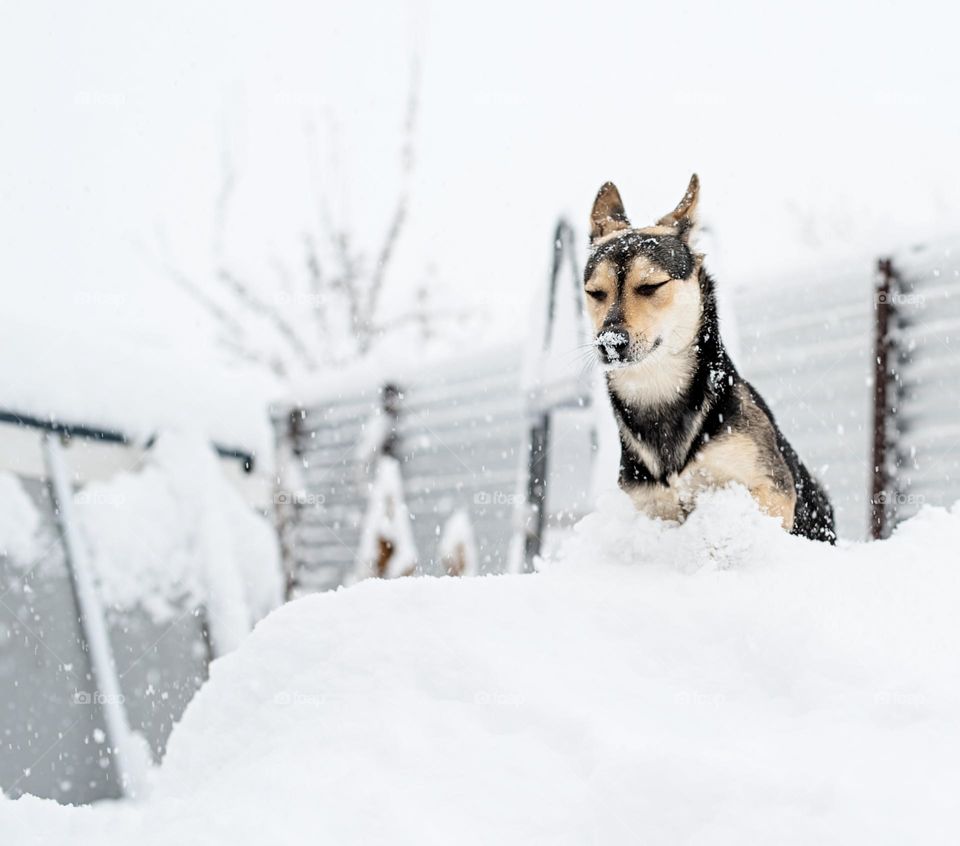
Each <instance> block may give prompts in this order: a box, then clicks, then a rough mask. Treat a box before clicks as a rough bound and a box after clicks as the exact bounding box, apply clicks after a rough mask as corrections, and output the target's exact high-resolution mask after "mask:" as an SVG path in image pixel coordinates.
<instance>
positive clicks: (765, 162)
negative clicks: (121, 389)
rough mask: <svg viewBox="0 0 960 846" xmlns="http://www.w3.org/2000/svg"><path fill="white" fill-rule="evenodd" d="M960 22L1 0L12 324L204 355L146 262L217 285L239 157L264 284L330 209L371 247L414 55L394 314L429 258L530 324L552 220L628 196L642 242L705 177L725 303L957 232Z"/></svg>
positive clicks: (798, 7)
mask: <svg viewBox="0 0 960 846" xmlns="http://www.w3.org/2000/svg"><path fill="white" fill-rule="evenodd" d="M957 23H958V15H957V12H956V11H955V6H954V5H953V4H947V3H940V4H930V5H925V4H923V3H919V2H914V3H910V4H891V3H884V2H872V3H843V2H840V3H838V2H831V3H816V2H804V3H799V4H795V6H794V8H792V9H787V8H786V7H785V6H784V5H783V4H770V3H742V2H733V0H724V2H718V3H702V4H685V3H682V2H677V0H668V1H667V2H660V3H649V2H647V3H644V2H630V3H624V4H616V3H606V4H597V3H590V4H586V3H584V4H581V5H575V4H570V3H556V2H555V3H550V4H547V3H543V4H538V3H523V2H517V1H516V0H514V2H510V3H499V2H483V3H470V4H466V3H457V2H445V3H439V2H438V3H432V4H431V3H414V4H405V3H401V2H397V3H387V2H383V3H364V2H351V3H332V2H328V3H324V2H313V3H297V4H290V3H280V2H269V3H262V4H254V3H236V2H232V3H226V2H224V3H212V2H204V3H197V2H191V3H177V2H166V3H131V2H123V3H121V2H118V3H83V4H74V3H65V2H61V3H49V4H47V3H20V4H14V3H12V2H5V3H4V4H3V7H2V11H0V93H2V100H0V102H2V108H0V120H2V132H0V144H2V148H0V149H2V154H3V155H2V159H0V227H2V232H3V236H2V242H0V243H2V249H0V273H2V276H3V281H4V286H3V290H4V295H5V299H6V303H5V308H4V311H5V318H6V319H8V320H9V319H17V317H18V316H19V315H20V314H33V313H37V312H44V313H46V314H48V315H49V316H50V319H51V320H52V321H54V322H62V321H64V320H66V321H72V322H74V323H76V324H77V325H78V326H79V327H81V329H82V330H84V331H88V332H90V333H97V334H99V333H102V332H110V333H115V334H123V333H132V334H135V335H136V337H137V338H138V339H139V340H140V341H141V342H143V343H148V342H151V343H157V344H162V343H167V342H170V341H171V340H172V341H173V342H175V343H177V344H180V345H184V344H195V343H198V339H200V338H201V337H202V333H203V332H204V330H203V323H202V321H201V319H200V317H199V314H198V312H197V310H196V309H195V308H194V307H192V306H191V305H190V304H189V303H188V302H187V301H185V300H184V298H183V297H182V296H181V295H179V294H178V293H177V292H176V291H175V290H173V289H172V288H171V285H170V283H169V282H168V281H167V280H166V279H164V278H163V277H162V276H160V275H158V274H157V273H156V272H155V271H154V270H153V269H151V267H150V266H149V264H148V263H147V262H146V261H145V260H144V258H143V256H142V255H141V254H140V252H139V250H140V249H141V248H143V247H145V248H147V249H154V248H155V247H156V245H157V243H158V241H159V240H162V241H164V242H165V243H166V244H167V245H168V247H169V249H170V251H171V253H172V254H173V255H174V256H175V257H176V260H177V262H178V263H179V264H181V265H182V266H183V267H184V268H185V269H188V270H190V272H192V273H195V274H196V275H197V276H198V277H200V278H202V277H203V272H204V270H205V269H206V268H208V267H209V262H210V246H211V243H212V239H213V227H212V221H213V209H214V204H215V198H216V194H217V188H218V183H219V178H220V154H221V149H222V147H223V139H226V144H227V147H228V148H229V150H230V151H231V155H232V157H233V158H234V160H235V162H236V165H237V168H238V171H239V183H238V188H237V193H236V196H235V199H234V203H233V206H232V213H231V216H230V218H229V225H228V230H227V233H226V248H227V251H228V252H229V253H230V254H231V255H232V256H233V257H234V260H235V261H236V262H237V263H238V264H239V265H241V266H243V267H244V268H246V269H248V271H249V272H250V273H251V274H252V275H254V276H258V275H259V276H262V278H264V279H269V275H268V273H267V271H266V268H267V266H268V262H269V260H270V259H271V257H272V256H281V257H285V258H286V257H290V258H291V259H292V257H294V256H295V255H296V254H297V248H298V244H299V238H300V233H301V232H302V231H303V229H304V228H305V227H306V226H309V225H311V224H312V222H313V220H314V207H313V195H314V193H313V192H314V191H316V190H319V191H321V192H322V193H323V194H324V196H326V197H328V199H329V202H330V203H331V205H332V206H333V207H334V208H335V209H338V210H339V212H340V213H342V214H346V215H348V216H349V219H350V220H352V221H353V228H354V229H355V231H356V232H357V234H358V237H361V238H364V239H369V240H370V243H372V244H373V243H376V242H377V239H378V238H379V237H380V235H381V233H382V230H383V227H384V226H385V223H386V219H387V215H388V211H389V209H390V200H391V198H392V197H393V195H394V192H395V186H396V177H397V160H398V144H399V124H400V121H401V117H402V106H403V99H404V96H405V92H406V87H407V71H408V62H409V57H410V55H411V53H413V52H414V51H416V52H417V53H418V54H419V55H420V58H421V61H422V73H423V90H422V114H421V121H420V124H419V127H418V137H417V158H418V165H417V174H416V182H415V188H414V202H413V206H412V209H411V220H410V227H409V230H408V231H407V233H406V237H405V240H404V242H403V247H402V252H401V254H400V256H399V257H398V262H397V264H396V266H395V277H394V288H393V294H392V296H393V298H394V299H395V300H397V301H400V300H402V299H403V298H404V297H405V296H406V294H407V293H408V292H409V290H410V288H411V287H412V286H413V285H414V284H415V283H417V282H419V281H421V280H422V279H424V278H425V274H426V271H425V268H426V267H427V266H430V267H432V268H433V271H432V277H431V278H432V279H433V280H434V281H433V284H434V285H435V286H436V289H437V291H438V292H439V293H440V294H441V295H442V296H445V297H449V298H450V299H451V301H456V302H458V303H459V302H478V301H487V302H489V303H492V305H491V306H490V307H491V308H492V309H493V310H494V316H495V317H496V319H497V320H496V322H500V323H503V324H509V323H510V321H511V320H512V319H513V318H514V316H515V315H518V314H521V315H522V314H526V309H525V306H524V304H525V303H526V301H527V300H528V299H529V297H530V292H531V290H532V289H533V287H534V286H535V285H536V284H537V283H538V282H539V280H540V279H541V278H542V276H543V274H544V273H545V271H546V267H547V264H548V257H549V256H548V251H549V246H550V243H549V242H550V232H551V229H552V226H553V223H554V221H555V219H556V217H557V215H558V214H560V213H565V214H569V215H570V216H571V219H572V220H573V222H574V223H575V224H576V225H577V226H578V227H579V228H580V231H581V234H582V233H583V228H584V227H583V223H584V220H585V219H586V216H587V214H588V211H589V206H590V203H591V201H592V198H593V195H594V193H595V192H596V189H597V188H598V186H599V185H600V184H601V183H602V182H603V181H604V180H607V179H613V180H614V181H616V182H617V183H618V185H619V186H620V188H621V192H622V194H623V196H624V199H625V201H626V204H627V210H628V212H629V213H630V215H631V216H632V217H633V218H634V220H635V221H637V222H641V223H642V222H647V221H652V220H653V219H654V218H655V217H656V216H659V215H660V214H662V213H663V212H665V211H667V210H669V208H671V207H672V206H673V205H674V204H675V202H676V201H677V200H678V199H679V198H680V196H681V195H682V193H683V190H684V187H685V185H686V181H687V179H688V177H689V174H690V172H691V171H693V170H697V171H698V172H699V173H700V176H701V180H702V184H703V187H702V211H703V216H704V220H705V222H706V223H707V224H708V225H709V227H710V229H711V230H712V236H711V239H710V241H709V243H710V245H711V248H712V250H713V251H714V253H715V255H714V260H715V266H718V269H719V270H720V271H721V272H720V273H719V274H718V275H719V276H720V279H719V282H720V284H721V286H730V285H733V284H735V283H743V282H744V281H751V282H754V283H756V282H757V281H760V282H762V279H763V277H764V276H766V275H775V274H776V273H778V272H782V271H783V270H784V269H785V268H786V267H789V266H792V265H794V264H797V263H800V264H804V265H807V264H811V263H813V262H817V261H825V260H830V259H832V257H834V256H838V255H844V254H849V253H862V254H872V253H874V252H881V251H884V250H886V249H889V248H891V247H895V246H899V245H901V244H903V243H905V242H912V241H915V240H918V239H921V238H923V237H926V236H928V235H934V234H942V233H945V232H950V231H956V230H957V229H958V228H960V219H958V211H960V193H958V191H960V166H958V163H957V156H958V150H960V109H958V108H957V93H956V89H957V85H958V82H960V70H958V68H960V63H958V61H957V56H956V50H955V44H956V34H957V31H958V26H957ZM309 122H312V123H313V124H314V125H315V126H316V127H317V131H318V133H319V135H320V140H321V144H320V146H321V149H320V152H319V155H317V156H316V157H314V158H311V154H310V153H309V152H308V144H307V142H306V137H305V132H304V126H305V125H306V124H307V123H309ZM331 138H335V139H336V140H335V142H331ZM311 161H314V162H315V165H311ZM312 173H315V174H316V175H312ZM828 257H829V258H828ZM78 292H79V295H78ZM518 328H519V327H518Z"/></svg>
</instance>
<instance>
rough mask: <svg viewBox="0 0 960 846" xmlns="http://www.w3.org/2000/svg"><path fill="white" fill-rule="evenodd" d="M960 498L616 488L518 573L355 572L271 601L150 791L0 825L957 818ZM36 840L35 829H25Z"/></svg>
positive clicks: (95, 833) (465, 839) (670, 831)
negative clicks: (855, 509) (316, 591)
mask: <svg viewBox="0 0 960 846" xmlns="http://www.w3.org/2000/svg"><path fill="white" fill-rule="evenodd" d="M958 547H960V511H958V509H957V508H956V507H955V508H954V510H953V511H952V512H947V511H944V510H942V509H927V510H925V511H924V512H923V513H921V514H920V515H918V516H917V517H916V518H914V519H913V520H911V521H909V522H908V523H906V524H904V525H903V526H901V527H900V529H899V530H898V531H897V533H896V535H895V536H894V537H893V538H892V539H891V540H889V541H885V542H881V543H875V544H871V545H854V546H846V547H840V548H831V547H827V546H823V545H818V544H815V543H813V542H810V541H806V540H803V539H799V538H794V537H790V536H788V535H786V534H784V533H783V532H782V531H781V530H780V529H779V528H778V527H777V526H776V524H775V523H774V521H772V520H771V519H769V518H767V517H764V516H762V515H761V514H760V513H759V512H758V511H757V510H756V509H755V507H754V506H753V504H752V501H751V500H750V499H749V497H748V496H747V495H746V493H745V492H743V491H742V490H728V491H720V492H715V493H713V494H709V495H707V496H705V497H704V499H703V501H702V502H701V505H700V507H699V509H698V510H697V511H696V512H695V513H694V515H693V516H692V517H691V518H690V520H688V522H687V523H685V524H684V525H682V526H679V527H675V526H670V525H665V524H662V523H657V522H653V521H650V520H648V519H647V518H645V517H643V516H641V515H639V514H636V513H635V512H634V511H633V509H632V508H631V507H630V505H629V503H628V502H626V501H625V500H624V499H623V498H622V497H615V498H611V499H609V500H607V501H605V502H604V503H603V504H602V507H601V509H600V511H599V512H598V513H597V514H595V515H593V516H591V517H589V518H587V519H586V520H584V521H583V522H582V523H581V524H580V525H579V527H578V529H577V531H576V532H575V534H574V537H573V538H572V539H570V540H569V541H568V543H567V544H566V545H565V546H564V548H563V550H562V551H561V553H559V554H558V556H556V557H555V558H554V559H552V560H551V561H549V562H546V564H545V565H544V566H543V568H542V570H541V572H540V573H538V574H536V575H533V576H499V577H488V578H480V579H427V578H422V579H403V580H398V581H390V582H386V581H379V580H372V581H366V582H363V583H361V584H359V585H357V586H355V587H353V588H350V589H348V590H341V591H338V592H336V593H327V594H322V595H315V596H310V597H307V598H304V599H302V600H299V601H297V602H294V603H291V604H289V605H286V606H284V607H283V608H281V609H279V610H278V611H276V612H275V613H273V614H272V615H271V616H269V617H268V618H267V619H266V620H264V621H263V622H262V623H261V624H260V625H258V627H257V628H256V630H255V631H254V632H253V634H252V635H251V636H250V637H249V638H248V639H247V640H246V641H245V642H244V643H243V645H242V646H241V648H240V649H238V650H237V651H236V652H234V653H232V654H230V655H228V656H227V657H225V658H224V659H221V660H219V661H217V662H215V663H214V665H213V667H212V674H211V680H210V682H209V684H207V686H206V687H204V688H203V689H202V690H201V691H200V693H199V694H198V695H197V697H196V698H195V699H194V701H193V702H192V704H191V705H190V707H189V708H188V710H187V712H186V714H185V716H184V719H183V721H182V723H181V724H180V725H179V726H178V727H177V728H176V729H175V731H174V733H173V735H172V737H171V740H170V744H169V751H168V754H167V758H166V760H165V762H164V764H163V766H162V767H161V768H160V770H159V771H158V773H157V774H156V776H155V782H154V784H153V790H152V793H151V795H150V797H149V798H148V799H146V800H145V801H143V802H142V803H141V804H139V805H135V806H116V805H114V806H109V807H108V806H104V807H98V808H95V809H93V810H90V809H64V808H60V807H59V806H56V805H53V804H52V803H45V802H39V801H37V800H32V799H25V800H19V801H18V802H16V803H13V802H0V830H3V831H4V833H5V840H6V841H7V842H11V843H17V844H20V843H30V842H59V841H58V838H61V839H63V842H66V838H67V834H68V832H69V839H70V842H71V843H90V844H93V843H96V844H98V846H103V844H114V843H115V844H127V843H131V842H136V843H139V844H152V843H157V844H160V843H170V842H187V843H238V844H240V843H262V842H266V841H269V842H271V843H278V844H287V843H289V844H294V843H303V842H306V840H308V839H309V840H319V841H323V842H329V843H337V844H348V843H391V844H392V843H478V844H479V843H494V842H498V843H499V842H507V843H523V844H528V843H550V844H583V843H603V844H615V843H624V844H633V843H639V842H643V843H653V844H659V843H663V844H676V843H710V844H719V843H731V844H741V843H768V842H776V843H778V844H783V843H797V844H800V843H802V844H809V843H838V844H839V843H843V844H849V843H863V842H870V843H874V844H876V843H904V842H938V843H942V842H949V841H951V840H952V839H953V837H954V836H955V834H956V830H955V822H956V797H955V792H956V790H955V788H956V769H957V761H958V760H960V617H958V615H957V613H956V608H957V603H958V599H960V564H958V561H957V556H956V550H957V548H958ZM43 838H47V839H46V840H44V839H43Z"/></svg>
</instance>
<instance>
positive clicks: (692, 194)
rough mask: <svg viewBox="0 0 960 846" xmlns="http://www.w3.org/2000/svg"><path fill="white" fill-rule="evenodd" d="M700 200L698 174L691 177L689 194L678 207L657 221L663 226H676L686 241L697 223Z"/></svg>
mask: <svg viewBox="0 0 960 846" xmlns="http://www.w3.org/2000/svg"><path fill="white" fill-rule="evenodd" d="M699 199H700V179H699V177H698V176H697V175H696V174H693V176H691V177H690V184H689V185H688V186H687V193H686V194H684V195H683V199H682V200H681V201H680V202H679V203H678V204H677V207H676V208H675V209H674V210H673V211H672V212H670V214H665V215H664V216H663V217H661V218H660V220H658V221H657V223H659V224H660V225H661V226H674V227H676V229H677V230H678V231H679V234H680V237H681V238H683V239H684V240H687V238H688V237H689V235H690V232H691V230H692V229H693V227H694V225H695V224H696V222H697V201H698V200H699Z"/></svg>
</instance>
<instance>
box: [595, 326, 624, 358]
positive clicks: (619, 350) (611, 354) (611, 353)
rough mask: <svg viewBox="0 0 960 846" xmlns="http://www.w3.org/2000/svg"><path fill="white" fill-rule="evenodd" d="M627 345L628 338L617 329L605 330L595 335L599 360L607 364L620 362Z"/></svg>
mask: <svg viewBox="0 0 960 846" xmlns="http://www.w3.org/2000/svg"><path fill="white" fill-rule="evenodd" d="M629 345H630V338H629V337H628V336H627V333H626V332H622V331H620V330H619V329H605V330H604V331H603V332H601V333H600V334H599V335H597V348H598V349H599V350H600V358H602V359H603V360H604V361H605V362H607V363H608V364H610V363H613V362H617V361H622V360H623V358H624V356H625V354H626V352H627V347H628V346H629Z"/></svg>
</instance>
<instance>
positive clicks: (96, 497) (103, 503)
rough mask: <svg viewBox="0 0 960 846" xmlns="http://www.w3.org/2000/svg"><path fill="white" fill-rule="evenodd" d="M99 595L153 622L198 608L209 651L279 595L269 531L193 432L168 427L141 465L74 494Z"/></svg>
mask: <svg viewBox="0 0 960 846" xmlns="http://www.w3.org/2000/svg"><path fill="white" fill-rule="evenodd" d="M75 504H76V507H77V514H78V517H79V520H80V524H81V527H82V530H83V534H84V538H85V540H86V542H87V545H88V547H89V549H90V552H91V564H92V567H93V570H94V577H95V580H96V584H97V588H98V592H99V594H100V598H101V601H102V602H103V604H104V605H105V606H106V607H107V608H109V609H112V610H124V609H128V608H132V607H133V606H135V605H138V606H140V607H142V608H143V609H144V610H146V611H147V612H148V613H149V614H150V615H151V617H152V618H153V620H154V621H155V622H157V623H164V622H166V621H169V620H171V619H173V618H174V617H177V616H179V615H181V614H182V613H183V611H184V609H185V608H189V607H197V606H200V605H203V606H205V607H206V610H207V614H208V618H209V622H210V628H211V635H212V637H213V641H214V646H215V647H216V651H217V653H218V654H222V653H224V652H228V651H229V650H231V649H233V648H235V647H236V646H237V645H238V644H239V642H240V640H241V639H242V638H243V637H245V636H246V635H247V633H248V632H249V631H250V629H251V628H252V626H253V624H254V623H255V622H256V621H257V620H259V619H260V618H261V617H263V616H264V615H266V614H267V613H269V612H270V611H271V610H272V609H274V608H275V607H276V606H277V605H279V604H280V601H281V599H282V595H283V594H282V591H283V584H282V573H281V568H280V558H279V550H278V549H277V542H276V538H275V536H274V533H273V531H272V529H271V527H270V526H269V524H268V523H267V522H266V520H265V519H264V518H263V517H261V516H259V515H257V514H255V513H254V512H253V511H251V509H250V508H249V507H248V506H247V504H246V503H245V502H244V501H243V498H242V497H241V496H240V495H239V494H238V493H237V492H236V491H235V489H234V488H233V487H232V486H231V485H230V484H229V483H228V482H227V481H226V479H224V477H223V475H222V473H221V468H220V466H219V462H218V461H217V458H216V456H215V455H214V453H213V451H212V450H211V449H210V448H209V447H208V446H207V445H206V443H205V440H204V438H203V437H202V436H200V435H193V436H190V435H183V434H179V433H172V432H167V433H164V434H163V435H161V436H160V437H159V438H158V439H157V442H156V444H155V445H154V446H153V448H152V449H151V450H150V451H149V452H148V453H147V455H146V460H145V465H144V467H143V468H142V469H141V470H138V471H137V472H131V473H120V474H117V475H116V476H115V477H114V478H112V479H110V480H109V481H107V482H95V483H91V484H88V485H86V486H85V487H84V488H83V489H82V490H80V491H78V492H77V494H76V495H75Z"/></svg>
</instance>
